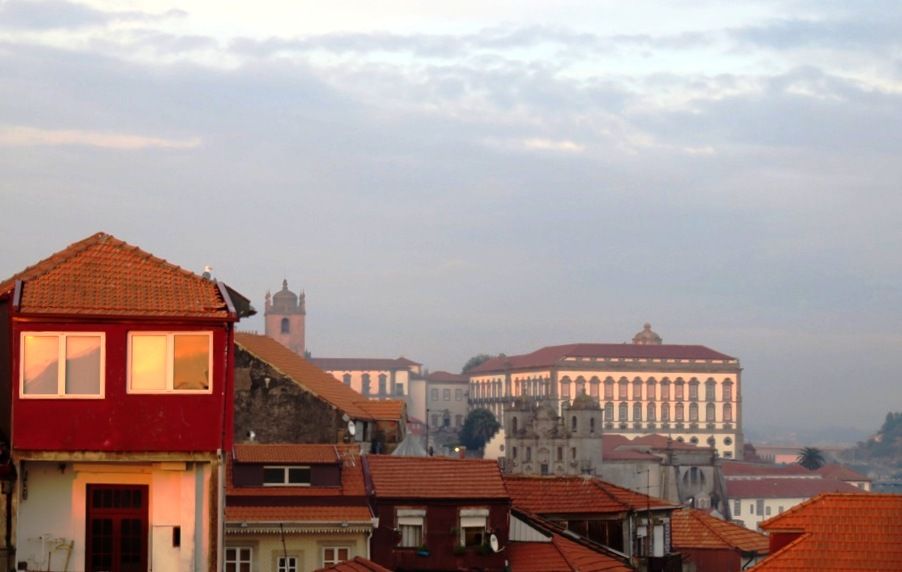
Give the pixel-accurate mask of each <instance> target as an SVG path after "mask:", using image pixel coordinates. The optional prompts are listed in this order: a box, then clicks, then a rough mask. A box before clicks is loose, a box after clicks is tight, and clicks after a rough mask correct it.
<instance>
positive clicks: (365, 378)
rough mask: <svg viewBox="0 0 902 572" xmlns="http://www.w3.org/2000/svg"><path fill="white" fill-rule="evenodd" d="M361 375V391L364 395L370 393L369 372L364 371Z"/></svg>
mask: <svg viewBox="0 0 902 572" xmlns="http://www.w3.org/2000/svg"><path fill="white" fill-rule="evenodd" d="M360 377H361V382H360V385H361V391H362V393H363V394H364V395H369V394H370V374H368V373H365V374H363V375H362V376H360Z"/></svg>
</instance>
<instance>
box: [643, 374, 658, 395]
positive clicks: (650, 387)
mask: <svg viewBox="0 0 902 572" xmlns="http://www.w3.org/2000/svg"><path fill="white" fill-rule="evenodd" d="M656 383H657V382H656V381H655V378H653V377H652V378H649V380H648V382H647V383H646V384H645V385H646V390H645V399H647V400H649V401H654V400H655V399H657V397H658V396H657V393H658V392H657V387H656Z"/></svg>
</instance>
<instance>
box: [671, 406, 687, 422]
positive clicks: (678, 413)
mask: <svg viewBox="0 0 902 572" xmlns="http://www.w3.org/2000/svg"><path fill="white" fill-rule="evenodd" d="M683 411H684V410H683V404H682V403H677V404H675V405H674V406H673V418H674V420H676V421H678V422H682V421H684V417H683Z"/></svg>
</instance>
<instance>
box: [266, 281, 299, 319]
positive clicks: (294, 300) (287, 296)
mask: <svg viewBox="0 0 902 572" xmlns="http://www.w3.org/2000/svg"><path fill="white" fill-rule="evenodd" d="M297 307H298V296H297V294H295V293H294V292H292V291H291V290H289V289H288V280H282V289H281V290H279V291H278V292H276V293H275V294H273V296H272V309H273V310H275V311H276V312H281V313H289V312H292V311H294V310H297Z"/></svg>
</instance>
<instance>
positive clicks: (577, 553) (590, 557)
mask: <svg viewBox="0 0 902 572" xmlns="http://www.w3.org/2000/svg"><path fill="white" fill-rule="evenodd" d="M508 558H509V559H510V565H511V569H512V570H516V571H517V572H569V571H571V570H578V571H580V572H594V571H599V572H601V571H609V570H610V571H616V572H626V571H629V570H632V568H630V567H628V566H626V565H625V564H624V563H623V562H620V561H619V560H617V559H615V558H611V557H610V556H608V555H606V554H602V553H600V552H596V551H594V550H592V549H591V548H589V547H587V546H583V545H582V544H579V543H576V542H573V541H572V540H569V539H567V538H564V537H563V536H561V535H559V534H553V535H552V537H551V542H511V543H510V544H509V545H508Z"/></svg>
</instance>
